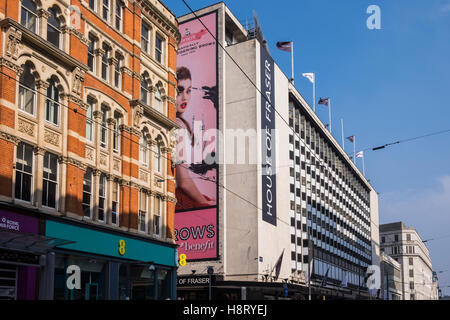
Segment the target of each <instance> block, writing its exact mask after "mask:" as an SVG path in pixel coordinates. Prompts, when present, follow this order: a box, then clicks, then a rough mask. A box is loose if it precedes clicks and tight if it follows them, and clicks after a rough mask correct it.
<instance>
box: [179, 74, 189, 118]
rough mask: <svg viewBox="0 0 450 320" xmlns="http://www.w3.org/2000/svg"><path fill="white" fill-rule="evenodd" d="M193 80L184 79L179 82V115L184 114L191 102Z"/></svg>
mask: <svg viewBox="0 0 450 320" xmlns="http://www.w3.org/2000/svg"><path fill="white" fill-rule="evenodd" d="M191 91H192V80H190V79H183V80H180V81H178V95H177V113H179V114H183V113H184V112H185V111H186V109H187V107H188V104H189V101H190V100H191Z"/></svg>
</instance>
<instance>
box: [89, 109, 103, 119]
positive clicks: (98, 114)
mask: <svg viewBox="0 0 450 320" xmlns="http://www.w3.org/2000/svg"><path fill="white" fill-rule="evenodd" d="M92 115H93V116H94V119H95V120H99V119H100V120H101V119H102V116H103V112H101V111H98V110H96V111H94V112H93V113H92Z"/></svg>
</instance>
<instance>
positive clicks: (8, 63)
mask: <svg viewBox="0 0 450 320" xmlns="http://www.w3.org/2000/svg"><path fill="white" fill-rule="evenodd" d="M0 66H5V67H8V68H10V69H11V70H13V71H14V72H15V73H16V74H17V75H20V74H22V72H23V68H22V67H21V66H19V65H17V64H15V63H14V62H12V61H9V60H8V59H5V58H0Z"/></svg>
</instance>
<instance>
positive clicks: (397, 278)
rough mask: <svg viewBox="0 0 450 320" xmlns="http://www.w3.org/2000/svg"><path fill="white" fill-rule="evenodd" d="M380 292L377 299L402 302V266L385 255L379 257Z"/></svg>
mask: <svg viewBox="0 0 450 320" xmlns="http://www.w3.org/2000/svg"><path fill="white" fill-rule="evenodd" d="M380 270H381V274H380V275H381V291H380V294H379V298H380V299H383V300H403V295H402V266H401V264H400V263H398V262H397V261H396V260H394V259H393V258H391V257H390V256H388V255H387V254H385V253H383V252H382V253H381V255H380Z"/></svg>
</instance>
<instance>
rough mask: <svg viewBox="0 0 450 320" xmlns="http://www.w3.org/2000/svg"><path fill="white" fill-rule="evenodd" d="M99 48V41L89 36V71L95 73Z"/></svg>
mask: <svg viewBox="0 0 450 320" xmlns="http://www.w3.org/2000/svg"><path fill="white" fill-rule="evenodd" d="M96 47H97V39H96V38H95V37H94V36H93V35H91V34H90V35H89V46H88V67H89V70H91V71H92V72H95V49H96Z"/></svg>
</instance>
